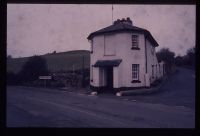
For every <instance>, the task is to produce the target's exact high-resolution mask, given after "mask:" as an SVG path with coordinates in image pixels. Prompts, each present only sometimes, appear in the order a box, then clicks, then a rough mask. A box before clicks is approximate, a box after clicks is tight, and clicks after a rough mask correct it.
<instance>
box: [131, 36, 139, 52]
mask: <svg viewBox="0 0 200 136" xmlns="http://www.w3.org/2000/svg"><path fill="white" fill-rule="evenodd" d="M131 44H132V45H131V49H132V50H139V49H140V48H139V35H137V34H132V35H131Z"/></svg>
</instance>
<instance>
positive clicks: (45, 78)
mask: <svg viewBox="0 0 200 136" xmlns="http://www.w3.org/2000/svg"><path fill="white" fill-rule="evenodd" d="M39 79H42V80H44V86H45V87H46V84H47V83H46V82H47V80H51V79H52V77H51V76H39Z"/></svg>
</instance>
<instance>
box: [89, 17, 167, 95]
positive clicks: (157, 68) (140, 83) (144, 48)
mask: <svg viewBox="0 0 200 136" xmlns="http://www.w3.org/2000/svg"><path fill="white" fill-rule="evenodd" d="M88 40H89V41H90V43H91V60H90V88H91V89H92V90H94V91H102V90H114V91H123V90H131V89H135V88H144V87H150V85H151V83H153V82H154V81H155V80H156V79H159V78H161V77H162V76H163V74H164V71H163V69H164V68H163V62H162V63H158V60H157V57H156V53H155V47H157V46H158V43H157V42H156V41H155V39H154V38H153V36H152V35H151V33H150V32H149V31H148V30H145V29H143V28H138V27H136V26H134V25H133V24H132V21H131V20H130V18H127V19H122V20H119V19H118V20H116V21H115V22H114V23H113V25H111V26H108V27H106V28H103V29H100V30H98V31H95V32H93V33H91V34H90V35H89V36H88Z"/></svg>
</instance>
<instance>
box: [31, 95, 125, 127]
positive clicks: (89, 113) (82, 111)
mask: <svg viewBox="0 0 200 136" xmlns="http://www.w3.org/2000/svg"><path fill="white" fill-rule="evenodd" d="M28 99H31V100H35V101H40V102H43V103H48V104H52V105H54V106H58V107H61V108H65V109H70V110H74V111H78V112H81V113H84V114H87V115H90V116H94V117H97V118H100V119H102V118H103V119H106V120H110V121H112V122H115V123H118V124H121V125H126V123H122V122H119V121H116V120H112V119H110V118H106V117H102V116H99V115H97V114H93V113H91V112H87V111H84V110H79V109H75V108H72V107H70V106H67V105H60V104H57V103H54V102H50V101H44V100H41V99H35V98H30V97H28Z"/></svg>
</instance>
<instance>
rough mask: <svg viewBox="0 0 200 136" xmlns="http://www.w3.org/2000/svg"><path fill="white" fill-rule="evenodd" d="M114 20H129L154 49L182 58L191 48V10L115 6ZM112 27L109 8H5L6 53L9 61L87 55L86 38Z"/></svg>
mask: <svg viewBox="0 0 200 136" xmlns="http://www.w3.org/2000/svg"><path fill="white" fill-rule="evenodd" d="M113 7H114V11H113V20H116V19H121V18H126V17H130V18H131V20H132V21H133V25H135V26H138V27H141V28H145V29H147V30H149V31H150V32H151V34H152V35H153V37H154V38H155V40H156V41H157V42H158V44H159V47H157V49H156V50H157V51H158V50H159V49H161V48H163V47H167V48H169V49H170V50H171V51H173V52H175V53H176V54H177V55H184V54H185V52H186V51H187V49H188V48H190V47H193V46H195V40H196V38H195V33H196V27H195V26H196V24H195V23H196V7H195V5H114V6H113ZM111 24H112V5H105V4H104V5H93V4H89V5H87V4H80V5H77V4H73V5H72V4H8V5H7V54H8V55H12V56H13V57H26V56H32V55H42V54H46V53H49V52H53V51H54V50H55V51H56V52H65V51H70V50H89V49H90V44H89V42H88V40H87V36H88V35H89V34H90V33H91V32H94V31H96V30H99V29H101V28H104V27H107V26H109V25H111Z"/></svg>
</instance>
